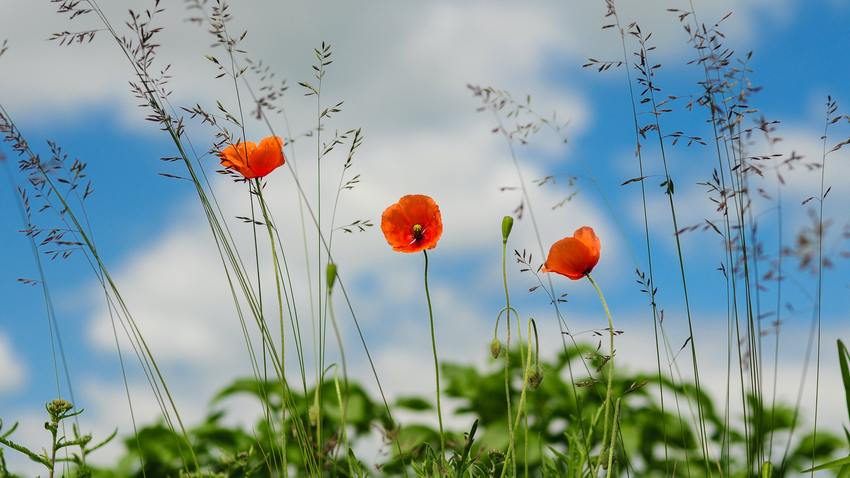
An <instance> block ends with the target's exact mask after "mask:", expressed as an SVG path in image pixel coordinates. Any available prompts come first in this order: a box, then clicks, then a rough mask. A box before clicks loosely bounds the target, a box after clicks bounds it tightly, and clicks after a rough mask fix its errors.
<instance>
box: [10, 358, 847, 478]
mask: <svg viewBox="0 0 850 478" xmlns="http://www.w3.org/2000/svg"><path fill="white" fill-rule="evenodd" d="M504 352H505V353H507V350H505V351H504ZM510 353H511V362H510V363H511V364H513V365H512V367H511V370H510V377H511V381H510V384H511V387H510V391H511V394H512V397H511V398H512V402H513V403H515V404H516V403H519V395H520V393H521V377H522V370H521V365H520V364H522V363H523V360H522V358H523V357H522V352H521V351H520V350H517V349H515V350H511V351H510ZM580 356H585V357H586V358H588V359H589V360H587V363H588V365H589V367H590V370H591V375H590V376H588V375H586V372H587V371H586V370H585V369H584V366H582V365H581V364H582V362H581V361H580V360H579V358H580ZM842 357H845V359H846V356H842ZM502 363H503V362H502V360H494V361H493V362H492V365H491V366H488V367H486V368H485V369H483V370H481V369H478V368H476V367H474V366H470V365H460V364H452V363H445V364H443V367H442V369H443V377H444V383H445V394H446V396H447V397H450V398H452V399H454V403H456V404H457V408H456V409H455V414H456V415H457V416H458V417H462V418H464V419H467V418H468V419H469V421H470V422H471V426H470V428H468V429H466V430H461V431H457V430H447V431H446V435H447V436H446V446H447V448H449V450H450V451H449V458H448V461H447V462H446V463H445V464H444V463H443V462H441V460H439V452H438V450H439V445H438V444H439V436H438V432H437V430H436V429H435V428H434V427H433V426H431V425H428V424H427V423H430V422H431V421H432V414H433V404H432V403H431V402H430V401H428V400H426V399H424V398H420V397H415V396H406V397H400V398H398V399H397V400H396V401H395V403H394V407H395V408H396V409H404V410H406V411H407V412H408V413H410V414H413V415H414V416H418V415H421V417H422V418H423V419H422V420H416V419H410V420H409V422H410V423H407V424H403V425H401V426H398V427H393V426H392V423H391V421H390V420H389V419H388V417H387V414H386V410H385V409H384V408H383V407H382V406H381V404H380V402H377V401H376V400H374V399H373V398H372V397H370V396H369V395H368V394H367V393H366V391H365V389H363V387H361V386H360V385H358V384H354V383H348V384H347V385H346V384H342V386H341V390H342V393H343V394H345V396H346V397H347V401H346V403H347V404H348V405H347V407H348V408H347V409H346V421H347V432H348V440H349V445H350V448H348V449H344V448H343V446H342V441H341V440H340V437H341V428H340V426H341V423H340V421H341V416H342V414H341V408H340V403H339V402H338V401H336V400H330V399H328V400H325V401H323V402H322V413H321V414H320V415H318V416H320V417H321V420H322V426H323V428H324V429H325V430H329V431H331V432H330V433H328V434H327V436H326V441H325V442H324V443H322V444H321V446H317V449H319V450H321V454H320V456H319V458H320V460H321V461H320V464H321V465H322V467H323V469H324V470H325V472H326V474H327V475H328V476H339V477H361V476H376V475H378V476H380V475H401V474H402V473H403V472H404V470H407V472H408V473H413V474H414V475H415V476H422V477H432V476H458V477H478V476H499V474H500V472H501V469H502V465H503V464H504V460H505V452H506V450H507V447H508V443H509V438H510V437H509V434H508V426H507V409H506V405H505V396H504V393H505V389H504V383H505V382H504V370H503V369H502ZM607 363H608V362H607V360H606V359H605V358H604V357H602V356H600V355H598V354H597V353H596V352H595V349H593V348H591V347H588V346H579V347H578V348H571V349H568V350H567V351H566V352H565V353H562V354H560V355H559V356H558V357H556V358H555V359H554V360H552V361H550V362H543V363H541V364H540V370H541V375H542V378H543V379H542V382H541V383H540V386H539V387H538V388H537V389H536V390H533V391H529V392H528V396H527V407H526V408H525V412H526V414H527V421H526V420H525V419H524V420H522V421H521V422H520V423H521V425H520V427H519V429H517V430H516V432H515V433H516V436H515V449H516V467H517V474H520V473H523V474H524V473H525V470H528V473H529V476H553V477H554V476H557V477H562V476H563V477H580V476H581V477H586V476H588V475H587V470H588V464H590V463H595V462H596V460H597V459H598V458H599V456H600V453H603V452H604V453H605V455H603V457H607V450H603V449H602V446H603V437H602V435H603V433H602V430H601V429H600V428H601V427H600V420H601V419H600V410H601V409H602V406H603V404H604V394H605V388H604V384H603V383H602V382H603V380H601V377H605V376H606V367H607ZM569 366H572V369H573V373H579V372H581V371H583V372H585V373H584V374H581V376H580V377H577V380H576V383H577V384H581V386H578V385H577V386H573V385H572V383H571V382H570V381H569V380H568V378H567V377H568V367H569ZM594 377H596V378H597V379H595V380H594ZM335 386H336V384H335V383H334V382H333V381H327V382H325V383H324V384H323V390H322V394H324V395H325V396H326V397H335V396H336V395H335ZM613 387H614V394H615V396H617V397H620V408H619V425H618V430H619V433H618V443H617V444H616V448H615V453H614V460H613V464H612V466H613V467H614V469H613V470H612V476H625V473H626V469H627V468H628V470H629V473H630V474H631V475H632V476H641V477H662V476H672V475H674V474H675V475H682V476H686V474H687V473H690V475H691V476H707V475H708V472H707V470H706V469H705V468H704V466H705V465H704V462H703V460H702V459H700V449H701V448H700V444H699V442H698V434H697V432H696V429H695V424H694V422H693V421H692V418H690V415H689V412H688V409H689V407H693V406H694V405H695V403H696V401H697V392H696V387H695V386H694V385H693V384H691V383H684V384H683V383H672V382H670V381H669V380H668V379H666V378H664V379H662V380H659V379H658V378H657V377H655V376H649V375H625V374H622V373H618V374H616V375H615V377H614V380H613ZM662 389H663V390H664V393H665V396H675V397H676V398H677V400H676V402H677V403H673V404H671V403H665V407H664V408H662V407H661V404H660V402H659V401H658V400H657V398H656V397H658V396H659V392H660V390H662ZM283 393H285V392H284V389H283V388H282V387H281V385H280V383H279V382H276V381H265V382H264V381H258V380H255V379H251V378H244V379H238V380H236V381H234V382H233V383H231V384H230V385H228V386H227V387H225V388H224V389H222V390H221V391H220V392H219V393H217V394H216V395H215V397H213V399H212V407H213V409H214V411H212V412H211V413H210V414H209V415H208V416H207V417H206V419H205V420H204V421H202V422H201V423H199V424H197V425H196V426H194V427H193V428H191V429H189V430H188V434H187V435H185V436H184V435H183V433H182V432H180V431H175V430H173V429H172V428H170V427H168V426H167V425H166V424H165V423H154V424H151V425H148V426H146V427H143V428H140V429H139V431H138V435H135V436H130V437H127V438H126V439H124V441H123V443H124V447H125V449H126V451H125V454H124V456H123V457H122V458H121V459H120V460H119V461H118V462H117V463H116V464H115V466H113V467H111V468H108V469H106V468H104V469H89V468H86V467H81V466H78V467H76V468H74V471H73V472H74V473H77V474H76V475H73V476H92V477H94V478H119V477H143V476H148V477H152V476H157V477H159V476H163V477H166V476H174V477H216V478H219V477H222V478H223V477H241V476H252V477H272V476H278V475H279V472H280V471H281V470H282V466H283V465H282V463H280V460H281V458H280V457H282V456H284V455H283V454H281V451H283V450H285V451H286V454H285V456H286V459H287V466H288V468H289V470H290V472H295V476H305V475H307V474H308V473H307V472H306V470H307V468H306V464H305V463H304V462H303V458H302V456H303V455H302V453H301V450H300V449H299V445H298V443H297V441H296V440H295V439H294V432H293V417H291V416H290V415H289V410H290V407H284V405H283V404H284V398H285V397H284V396H283ZM288 393H290V394H291V396H290V397H289V399H291V400H292V401H293V403H295V404H296V406H295V409H296V410H298V413H299V414H300V417H299V419H300V420H302V421H304V422H307V420H308V418H309V417H308V415H309V413H310V412H309V409H310V407H311V406H313V403H314V402H313V397H314V393H315V390H308V391H307V393H306V394H304V395H302V394H294V393H292V392H288ZM237 396H242V397H246V396H247V397H251V398H253V399H255V400H256V401H257V402H258V404H259V405H263V406H262V407H258V410H263V411H262V412H261V416H259V417H258V418H257V419H256V422H255V423H254V424H253V426H251V427H250V428H248V429H243V428H241V427H239V426H233V425H228V424H227V423H226V422H225V420H224V419H225V414H224V412H222V411H220V410H215V409H216V408H218V407H220V406H221V402H222V401H224V400H226V399H228V398H232V397H237ZM700 400H702V403H703V405H704V412H705V415H704V416H705V420H706V423H708V424H709V425H710V427H709V430H711V433H710V440H711V443H710V444H709V449H710V450H712V452H713V453H715V455H713V456H711V457H709V466H712V467H714V468H713V470H712V473H716V472H717V471H718V470H723V471H724V476H726V475H725V473H726V470H727V469H728V470H729V475H728V476H732V477H753V478H754V477H756V476H761V477H765V476H770V477H771V478H775V477H784V476H794V475H796V474H797V473H799V471H800V470H802V469H804V468H807V467H809V466H810V465H811V460H812V457H813V456H814V457H815V459H817V460H820V461H823V460H827V459H829V458H831V457H833V456H834V454H835V453H836V452H837V451H838V450H842V449H844V450H846V443H845V442H844V440H842V439H840V438H838V437H835V436H832V435H829V434H826V433H823V432H819V433H818V434H817V438H816V439H815V436H814V434H813V433H811V432H804V433H802V434H801V438H800V439H799V440H798V441H797V442H796V443H795V444H794V446H793V447H792V449H791V450H789V453H788V456H787V458H786V459H785V461H784V464H780V463H777V462H774V463H770V464H760V465H759V466H758V469H752V470H747V466H748V465H747V457H746V456H740V455H734V453H733V456H727V454H726V453H725V452H724V450H725V449H724V439H726V440H729V441H730V442H731V443H728V444H726V445H727V448H726V449H732V450H743V449H747V450H748V452H749V453H750V454H751V455H752V454H755V453H756V451H757V448H758V447H762V448H763V449H764V448H766V447H767V446H768V437H769V436H770V433H771V432H773V433H781V432H787V431H788V430H790V428H791V427H792V426H793V425H794V420H795V416H794V411H793V410H792V409H790V408H788V407H787V406H784V405H777V406H775V407H772V408H771V407H769V406H767V405H766V404H763V403H760V402H759V401H758V400H757V399H756V397H754V396H750V397H749V405H750V408H749V409H750V410H752V411H753V413H752V414H751V416H750V417H749V423H750V425H751V426H750V427H749V432H748V436H745V435H747V434H745V432H744V431H743V430H739V429H737V428H733V429H726V428H725V427H726V425H725V422H724V420H723V419H722V418H721V417H720V415H718V413H717V411H716V410H715V407H714V405H713V403H712V402H711V400H710V398H709V397H708V396H707V395H705V394H703V395H702V396H701V397H700ZM668 401H669V400H668ZM48 411H49V414H50V416H51V421H50V422H49V423H48V425H50V424H58V423H60V422H61V421H62V420H65V419H67V418H69V417H73V416H75V415H76V414H78V413H80V412H79V411H73V410H72V409H71V408H68V407H67V406H64V405H63V404H62V403H59V402H51V404H50V405H49V406H48ZM757 420H761V424H760V425H759V426H755V423H756V421H757ZM454 422H455V423H456V422H457V421H454ZM526 423H527V425H526ZM316 425H317V424H316V423H313V424H312V427H315V426H316ZM741 425H743V422H741ZM50 426H51V427H52V426H54V425H50ZM526 427H527V428H526ZM48 429H49V430H50V429H51V428H48ZM56 430H57V432H58V430H59V428H58V427H57V428H56ZM376 430H377V431H378V433H379V434H380V435H381V437H382V439H383V443H384V445H383V447H382V449H381V452H380V453H379V456H383V457H384V458H383V459H380V460H379V462H377V463H370V464H367V463H366V462H364V460H362V459H361V458H358V457H357V456H356V455H355V451H354V450H357V449H358V445H359V444H361V443H363V440H365V439H366V438H367V437H368V436H369V435H370V434H374V432H375V431H376ZM11 431H14V429H11V430H10V431H7V432H6V433H4V434H2V435H0V438H2V439H3V440H6V441H8V435H10V434H11ZM311 437H312V439H315V435H311ZM724 437H725V438H724ZM89 440H90V438H89V437H82V438H80V439H77V440H69V441H64V439H63V440H59V444H60V447H62V446H72V445H77V446H79V445H82V448H81V449H82V450H85V452H86V453H87V452H89V451H91V450H93V449H94V448H95V447H88V445H87V444H88V442H89ZM394 440H395V441H396V442H397V443H398V448H396V447H395V446H391V444H392V443H394ZM3 443H4V444H6V445H7V446H10V445H9V444H7V443H6V442H5V441H4V442H3ZM190 444H191V446H192V448H193V449H194V453H195V457H196V458H197V463H198V465H199V467H200V468H195V466H194V461H193V458H192V455H191V454H190V451H189V450H190V448H189V445H190ZM313 445H314V446H315V445H316V444H315V443H314V444H313ZM742 445H743V447H742ZM16 449H17V448H16ZM399 450H400V453H399ZM19 451H20V450H19ZM31 453H32V452H31ZM32 454H33V456H34V457H37V458H34V459H35V460H36V461H39V462H41V463H43V462H44V460H46V459H47V458H48V457H47V455H39V454H35V453H32ZM75 456H79V455H75ZM605 461H606V460H603V462H605ZM75 463H77V464H78V465H80V464H81V463H82V462H81V461H79V460H78V461H77V462H75ZM842 465H846V459H843V460H837V461H834V462H830V463H826V464H825V465H823V467H824V468H827V467H829V466H835V467H841V466H842ZM4 466H5V465H4V462H3V457H2V455H0V471H3V470H5V468H4ZM4 473H5V474H3V475H2V476H15V475H12V474H10V473H9V472H8V471H5V472H4ZM81 473H85V474H81Z"/></svg>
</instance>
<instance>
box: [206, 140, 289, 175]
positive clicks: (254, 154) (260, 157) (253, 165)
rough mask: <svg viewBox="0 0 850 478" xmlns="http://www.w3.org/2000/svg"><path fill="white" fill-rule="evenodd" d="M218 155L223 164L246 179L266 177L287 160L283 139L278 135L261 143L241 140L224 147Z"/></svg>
mask: <svg viewBox="0 0 850 478" xmlns="http://www.w3.org/2000/svg"><path fill="white" fill-rule="evenodd" d="M218 155H219V157H220V158H221V165H222V166H224V167H225V168H227V169H230V170H233V171H236V172H237V173H239V174H241V175H242V176H244V177H245V179H254V178H262V177H265V176H266V175H268V174H269V173H270V172H272V171H274V170H275V169H277V168H278V167H280V166H283V163H285V162H286V158H284V156H283V140H281V139H280V138H278V137H277V136H267V137H265V138H263V140H262V141H260V144H255V143H254V142H253V141H246V142H244V143H243V142H241V141H240V142H238V143H236V144H232V145H230V146H228V147H226V148H224V149H223V150H222V151H221V152H220V153H219V154H218Z"/></svg>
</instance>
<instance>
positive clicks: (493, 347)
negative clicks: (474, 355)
mask: <svg viewBox="0 0 850 478" xmlns="http://www.w3.org/2000/svg"><path fill="white" fill-rule="evenodd" d="M501 353H502V342H500V341H499V339H497V338H494V339H493V341H492V342H490V355H491V356H492V357H493V358H499V354H501Z"/></svg>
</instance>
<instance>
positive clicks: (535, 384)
mask: <svg viewBox="0 0 850 478" xmlns="http://www.w3.org/2000/svg"><path fill="white" fill-rule="evenodd" d="M542 381H543V374H541V373H540V372H534V373H532V374H531V376H530V377H528V387H529V388H531V389H532V390H537V389H538V388H540V382H542Z"/></svg>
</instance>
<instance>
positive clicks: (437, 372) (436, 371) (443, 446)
mask: <svg viewBox="0 0 850 478" xmlns="http://www.w3.org/2000/svg"><path fill="white" fill-rule="evenodd" d="M422 255H423V256H425V299H426V300H427V301H428V321H429V323H430V325H431V351H432V352H433V353H434V378H435V379H436V382H437V421H438V423H439V426H440V466H441V467H442V466H443V465H444V464H445V460H446V437H445V433H444V432H443V408H442V404H441V402H440V362H439V360H438V359H437V337H436V333H435V332H434V310H433V307H432V306H431V292H430V291H429V290H428V251H425V250H423V251H422Z"/></svg>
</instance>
